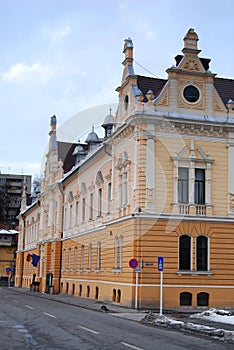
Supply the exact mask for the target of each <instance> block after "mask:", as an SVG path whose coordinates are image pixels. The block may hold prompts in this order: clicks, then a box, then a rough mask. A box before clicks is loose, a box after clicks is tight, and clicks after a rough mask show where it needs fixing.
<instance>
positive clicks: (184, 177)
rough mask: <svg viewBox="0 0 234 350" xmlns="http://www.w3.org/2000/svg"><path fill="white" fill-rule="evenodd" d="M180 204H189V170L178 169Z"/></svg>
mask: <svg viewBox="0 0 234 350" xmlns="http://www.w3.org/2000/svg"><path fill="white" fill-rule="evenodd" d="M178 202H179V203H188V202H189V169H188V168H178Z"/></svg>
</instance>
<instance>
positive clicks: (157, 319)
mask: <svg viewBox="0 0 234 350" xmlns="http://www.w3.org/2000/svg"><path fill="white" fill-rule="evenodd" d="M140 323H143V324H147V325H151V326H155V327H163V328H171V329H176V330H179V331H186V332H189V333H196V334H202V335H204V336H207V337H211V338H213V339H216V340H220V341H223V342H225V343H231V344H234V331H227V330H225V329H220V328H215V327H210V326H204V325H197V324H195V323H192V322H183V321H176V320H174V319H170V318H168V317H166V316H158V315H155V314H154V313H153V312H149V313H148V314H147V315H146V316H145V317H144V318H143V319H142V320H141V321H140Z"/></svg>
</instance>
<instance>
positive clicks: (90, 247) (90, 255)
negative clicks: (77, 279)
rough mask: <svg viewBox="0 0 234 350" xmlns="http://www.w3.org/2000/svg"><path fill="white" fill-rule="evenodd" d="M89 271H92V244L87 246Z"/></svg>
mask: <svg viewBox="0 0 234 350" xmlns="http://www.w3.org/2000/svg"><path fill="white" fill-rule="evenodd" d="M89 270H90V271H91V270H92V244H90V245H89Z"/></svg>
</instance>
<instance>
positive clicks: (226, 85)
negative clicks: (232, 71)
mask: <svg viewBox="0 0 234 350" xmlns="http://www.w3.org/2000/svg"><path fill="white" fill-rule="evenodd" d="M214 85H215V88H216V90H217V91H218V93H219V96H220V97H221V99H222V101H223V103H224V104H225V105H226V103H227V102H228V101H229V100H230V99H232V100H233V101H234V80H233V79H226V78H215V79H214Z"/></svg>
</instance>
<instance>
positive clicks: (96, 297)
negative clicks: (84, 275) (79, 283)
mask: <svg viewBox="0 0 234 350" xmlns="http://www.w3.org/2000/svg"><path fill="white" fill-rule="evenodd" d="M98 296H99V288H98V286H96V288H95V299H98Z"/></svg>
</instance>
